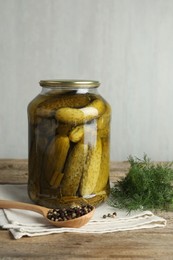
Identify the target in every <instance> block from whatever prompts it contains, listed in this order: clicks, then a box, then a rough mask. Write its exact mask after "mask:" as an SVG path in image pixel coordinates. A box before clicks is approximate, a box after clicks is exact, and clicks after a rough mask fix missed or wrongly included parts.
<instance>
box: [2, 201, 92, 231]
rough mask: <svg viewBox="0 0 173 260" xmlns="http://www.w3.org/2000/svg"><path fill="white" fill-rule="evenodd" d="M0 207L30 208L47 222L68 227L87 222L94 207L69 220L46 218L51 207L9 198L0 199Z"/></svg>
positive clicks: (80, 225)
mask: <svg viewBox="0 0 173 260" xmlns="http://www.w3.org/2000/svg"><path fill="white" fill-rule="evenodd" d="M0 208H1V209H22V210H30V211H34V212H37V213H39V214H41V215H42V216H43V217H44V218H45V219H46V220H47V221H49V223H51V224H52V225H54V226H56V227H69V228H79V227H82V226H84V225H85V224H87V223H88V221H89V220H90V219H91V218H92V216H93V214H94V211H95V208H94V207H93V209H92V210H91V211H90V212H89V213H87V214H85V215H82V216H80V217H76V218H74V219H70V220H62V221H53V220H50V219H48V212H49V211H50V210H52V209H50V208H46V207H43V206H39V205H35V204H29V203H23V202H18V201H10V200H0Z"/></svg>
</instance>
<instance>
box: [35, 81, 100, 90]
mask: <svg viewBox="0 0 173 260" xmlns="http://www.w3.org/2000/svg"><path fill="white" fill-rule="evenodd" d="M39 84H40V86H42V87H45V88H46V87H47V88H49V87H75V88H98V87H99V86H100V82H99V81H96V80H72V79H70V80H69V79H61V80H40V82H39Z"/></svg>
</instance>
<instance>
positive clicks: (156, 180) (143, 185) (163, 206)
mask: <svg viewBox="0 0 173 260" xmlns="http://www.w3.org/2000/svg"><path fill="white" fill-rule="evenodd" d="M128 161H129V163H130V169H129V171H128V173H127V175H126V176H125V177H123V178H122V179H121V180H119V181H117V182H116V183H115V184H114V186H113V188H111V192H110V198H109V204H110V205H112V206H114V207H116V208H120V209H126V210H128V211H131V210H138V209H144V210H146V209H151V210H173V186H172V181H173V168H172V163H157V164H156V163H152V162H151V160H150V159H149V158H148V157H147V155H146V154H145V155H144V157H143V159H142V160H141V159H139V158H137V157H135V158H133V157H132V156H129V158H128Z"/></svg>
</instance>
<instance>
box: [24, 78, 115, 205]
mask: <svg viewBox="0 0 173 260" xmlns="http://www.w3.org/2000/svg"><path fill="white" fill-rule="evenodd" d="M40 85H41V86H42V91H41V93H40V94H39V95H38V96H37V97H36V98H35V99H33V101H31V102H30V104H29V105H28V138H29V151H28V153H29V155H28V157H29V158H28V172H29V174H28V194H29V197H30V198H31V200H32V201H33V202H35V203H36V204H39V205H43V206H46V207H50V208H52V207H64V206H65V205H70V204H71V203H72V202H76V203H79V204H81V203H86V202H87V203H90V204H91V205H93V206H98V205H99V204H100V203H102V202H103V201H105V200H106V199H107V197H108V195H109V190H110V186H109V162H110V120H111V108H110V105H109V104H108V103H107V102H106V101H105V100H104V99H103V98H102V97H101V96H100V95H99V93H98V91H97V87H98V86H99V82H98V81H68V80H63V81H41V82H40Z"/></svg>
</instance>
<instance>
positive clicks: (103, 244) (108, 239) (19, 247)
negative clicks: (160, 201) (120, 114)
mask: <svg viewBox="0 0 173 260" xmlns="http://www.w3.org/2000/svg"><path fill="white" fill-rule="evenodd" d="M128 167H129V165H128V163H127V162H112V163H111V171H110V178H111V181H116V180H117V179H118V178H119V177H121V176H123V175H124V174H125V173H126V172H127V170H128ZM26 182H27V160H2V159H1V160H0V183H1V184H7V183H15V184H16V183H19V184H22V183H26ZM157 215H159V216H162V217H164V218H166V219H167V226H166V227H165V228H153V229H142V230H138V231H123V232H115V233H108V234H74V233H63V234H53V235H47V236H40V237H33V238H30V237H23V238H21V239H19V240H14V239H13V237H12V235H11V234H10V232H9V231H8V230H0V259H35V258H39V259H46V258H47V259H163V260H165V259H171V260H172V259H173V213H172V212H166V213H165V212H161V213H157Z"/></svg>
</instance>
